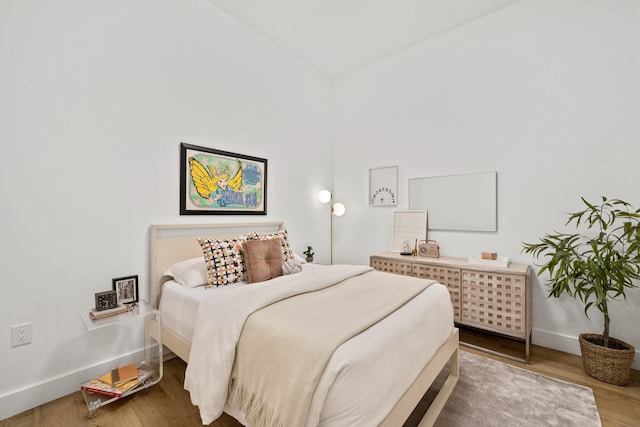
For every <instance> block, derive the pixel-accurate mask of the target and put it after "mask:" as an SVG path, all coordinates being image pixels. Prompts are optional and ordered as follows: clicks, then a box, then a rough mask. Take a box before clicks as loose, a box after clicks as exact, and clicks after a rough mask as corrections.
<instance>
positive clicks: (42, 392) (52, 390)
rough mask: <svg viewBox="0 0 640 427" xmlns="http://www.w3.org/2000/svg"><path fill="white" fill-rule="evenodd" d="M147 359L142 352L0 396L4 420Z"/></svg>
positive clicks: (1, 418)
mask: <svg viewBox="0 0 640 427" xmlns="http://www.w3.org/2000/svg"><path fill="white" fill-rule="evenodd" d="M143 358H144V351H142V350H141V351H139V352H134V353H130V354H127V355H124V356H121V357H118V358H116V359H112V360H109V361H106V362H103V363H101V364H100V365H96V366H90V367H88V368H84V369H79V370H77V371H73V372H70V373H68V374H65V375H61V376H59V377H57V378H52V379H49V380H46V381H43V382H41V383H38V384H34V385H30V386H27V387H24V388H22V389H20V390H15V391H12V392H9V393H7V394H5V395H3V396H0V420H4V419H6V418H9V417H12V416H14V415H17V414H19V413H21V412H24V411H26V410H28V409H31V408H35V407H36V406H40V405H43V404H45V403H48V402H51V401H53V400H56V399H59V398H61V397H64V396H67V395H69V394H71V393H75V392H77V391H79V390H80V384H82V383H83V382H85V381H87V380H89V379H91V378H96V377H98V376H100V375H102V374H104V373H105V372H106V371H108V370H109V369H112V368H114V367H116V366H122V365H127V364H129V363H134V362H136V361H138V360H142V359H143Z"/></svg>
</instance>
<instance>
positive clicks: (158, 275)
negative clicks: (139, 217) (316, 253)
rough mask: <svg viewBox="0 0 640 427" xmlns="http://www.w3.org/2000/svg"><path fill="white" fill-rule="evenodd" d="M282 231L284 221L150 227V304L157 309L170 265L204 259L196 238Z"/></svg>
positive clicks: (224, 237) (220, 237)
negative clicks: (186, 260)
mask: <svg viewBox="0 0 640 427" xmlns="http://www.w3.org/2000/svg"><path fill="white" fill-rule="evenodd" d="M279 230H284V223H283V222H253V223H230V224H165V225H152V226H150V227H149V304H151V305H152V306H153V307H156V308H157V307H158V304H159V303H160V294H161V293H162V285H163V284H164V282H165V281H166V280H167V278H166V277H164V276H163V273H164V272H165V271H166V269H167V268H169V267H170V266H171V265H173V264H175V263H176V262H178V261H182V260H185V259H189V258H194V257H197V256H203V254H202V249H201V248H200V245H199V244H198V240H197V239H196V238H197V237H205V238H217V239H226V238H230V237H234V236H238V235H240V234H244V233H248V232H250V231H255V232H258V233H266V232H273V231H279Z"/></svg>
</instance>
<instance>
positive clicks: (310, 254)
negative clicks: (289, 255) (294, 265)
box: [302, 246, 315, 262]
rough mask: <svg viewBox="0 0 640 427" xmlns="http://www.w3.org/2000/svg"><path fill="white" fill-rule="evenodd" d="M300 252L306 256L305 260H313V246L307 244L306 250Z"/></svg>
mask: <svg viewBox="0 0 640 427" xmlns="http://www.w3.org/2000/svg"><path fill="white" fill-rule="evenodd" d="M302 253H303V254H305V255H306V256H307V262H313V254H315V252H313V248H312V247H311V246H307V250H305V251H304V252H302Z"/></svg>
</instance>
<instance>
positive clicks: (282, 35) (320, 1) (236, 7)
mask: <svg viewBox="0 0 640 427" xmlns="http://www.w3.org/2000/svg"><path fill="white" fill-rule="evenodd" d="M209 1H210V2H211V3H212V4H214V5H216V6H218V7H219V8H221V9H222V10H224V11H226V12H227V13H228V14H229V15H231V16H233V17H235V18H236V19H238V20H239V21H241V22H243V23H244V24H246V25H247V26H249V27H251V28H253V29H254V30H255V31H257V32H258V33H260V34H262V35H263V36H265V37H267V38H269V39H271V40H273V41H274V42H276V43H278V44H280V45H282V46H283V47H285V48H286V49H288V50H289V51H291V52H292V53H294V54H295V55H297V56H298V57H300V58H302V59H304V60H305V61H307V62H309V63H311V64H313V65H314V66H316V67H318V68H320V69H321V70H322V71H323V72H325V73H327V74H329V75H331V76H336V75H339V74H342V73H344V72H347V71H350V70H352V69H355V68H357V67H359V66H361V65H364V64H366V63H368V62H372V61H376V60H378V59H380V58H383V57H385V56H387V55H390V54H392V53H394V52H398V51H400V50H403V49H406V48H408V47H410V46H413V45H415V44H417V43H420V42H423V41H425V40H427V39H429V38H432V37H436V36H438V35H439V34H442V33H444V32H446V31H449V30H452V29H454V28H456V27H459V26H462V25H464V24H466V23H468V22H471V21H474V20H476V19H479V18H481V17H483V16H485V15H488V14H490V13H492V12H495V11H496V10H499V9H502V8H504V7H508V6H510V5H511V4H513V3H516V2H518V1H521V0H266V1H265V0H209Z"/></svg>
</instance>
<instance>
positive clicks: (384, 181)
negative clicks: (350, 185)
mask: <svg viewBox="0 0 640 427" xmlns="http://www.w3.org/2000/svg"><path fill="white" fill-rule="evenodd" d="M397 205H398V166H388V167H383V168H374V169H369V206H397Z"/></svg>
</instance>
